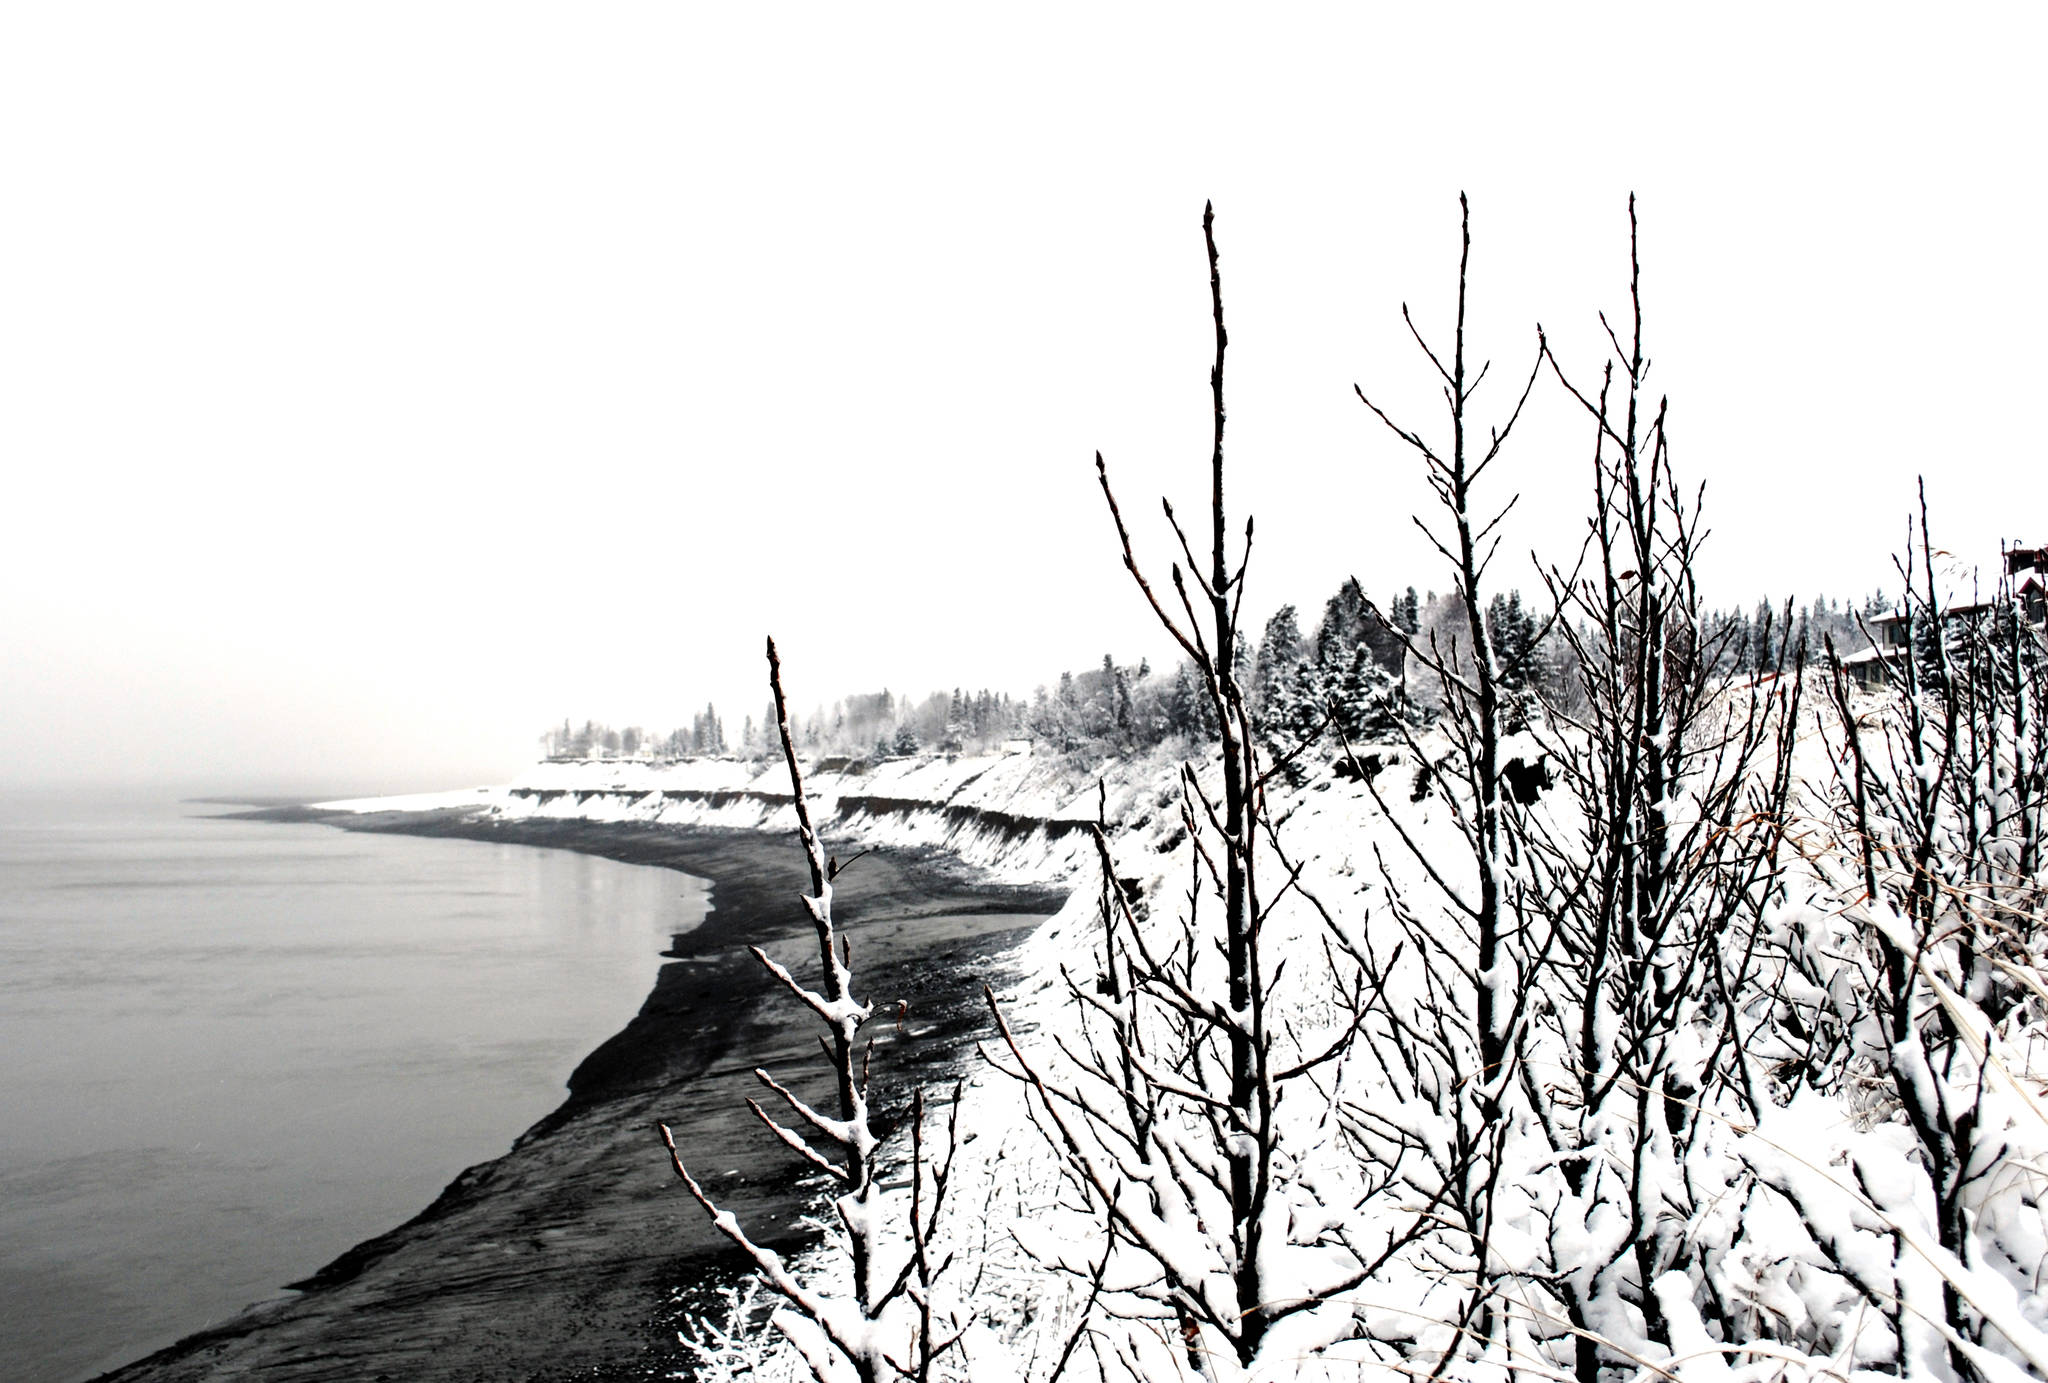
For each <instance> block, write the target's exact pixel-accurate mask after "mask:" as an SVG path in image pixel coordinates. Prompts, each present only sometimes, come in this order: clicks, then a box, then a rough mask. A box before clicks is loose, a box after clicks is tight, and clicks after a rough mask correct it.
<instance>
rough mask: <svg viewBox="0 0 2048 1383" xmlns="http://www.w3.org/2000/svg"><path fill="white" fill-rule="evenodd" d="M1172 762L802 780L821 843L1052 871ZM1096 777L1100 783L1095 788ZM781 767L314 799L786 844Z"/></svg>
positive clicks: (529, 780)
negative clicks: (745, 835) (756, 834)
mask: <svg viewBox="0 0 2048 1383" xmlns="http://www.w3.org/2000/svg"><path fill="white" fill-rule="evenodd" d="M1177 766H1178V761H1177V760H1176V759H1174V758H1172V757H1171V756H1166V755H1150V756H1143V757H1140V758H1137V759H1133V760H1108V761H1104V762H1102V763H1100V764H1094V763H1090V762H1085V761H1076V760H1073V759H1068V758H1063V757H1056V756H1041V755H1034V754H1029V753H1015V754H985V755H954V756H929V757H924V756H920V757H911V758H902V759H885V760H882V761H880V762H876V763H868V762H864V761H861V760H847V759H844V758H826V759H821V760H818V761H816V762H815V763H812V764H807V765H806V767H805V779H804V791H805V794H806V796H807V797H808V798H809V799H810V804H811V812H812V815H813V819H814V820H815V821H816V822H817V824H818V826H819V829H820V832H821V834H823V835H824V837H825V839H826V841H827V844H828V845H829V846H830V847H831V848H833V849H835V850H841V851H842V852H843V850H844V849H845V848H846V847H849V846H851V847H853V848H856V849H858V848H865V847H869V846H894V847H911V848H922V849H936V850H941V851H944V852H945V853H947V854H948V855H950V856H952V857H953V858H955V859H958V860H960V861H961V862H963V863H965V864H967V865H970V866H972V867H973V868H975V869H978V870H982V871H985V872H987V873H988V874H989V875H991V876H992V877H994V878H996V879H999V880H1003V881H1009V882H1025V881H1028V882H1034V883H1054V882H1059V881H1062V880H1065V879H1068V878H1071V877H1073V876H1074V875H1075V874H1076V872H1077V871H1078V870H1079V869H1080V868H1081V866H1082V865H1083V864H1085V863H1087V862H1088V861H1090V860H1092V858H1093V854H1094V847H1093V845H1092V844H1091V843H1090V838H1089V835H1088V830H1087V828H1088V826H1089V824H1090V823H1092V822H1094V821H1095V820H1096V819H1097V817H1098V812H1099V811H1101V810H1103V804H1104V799H1103V797H1102V796H1100V795H1099V794H1106V811H1107V817H1108V819H1109V820H1110V821H1111V822H1112V823H1121V824H1124V825H1129V824H1131V823H1132V822H1134V821H1143V820H1146V819H1147V818H1148V817H1149V816H1150V815H1151V813H1152V811H1153V810H1156V808H1157V805H1158V802H1159V799H1160V795H1161V792H1162V790H1163V789H1166V788H1170V787H1171V782H1172V777H1173V774H1174V771H1175V769H1176V768H1177ZM1098 785H1100V786H1099V787H1098ZM792 801H793V799H792V797H791V793H790V785H789V772H788V770H787V768H786V767H785V766H784V765H783V764H782V762H781V761H780V760H779V759H773V760H762V761H751V760H744V759H735V758H700V759H683V760H679V761H675V762H666V763H664V762H647V761H637V760H623V761H622V760H584V761H577V762H550V763H541V764H536V765H535V766H534V767H532V768H531V769H529V770H527V771H526V772H525V773H523V774H521V775H520V776H519V777H518V778H516V779H515V780H513V781H512V782H511V783H508V784H504V785H502V786H496V787H480V788H474V789H467V790H462V791H456V792H441V793H424V794H418V795H413V796H405V797H373V798H359V799H353V800H348V801H337V802H322V803H319V804H318V808H319V809H320V810H323V811H336V812H352V813H369V812H424V811H447V810H462V809H469V810H470V811H472V812H473V813H474V814H476V815H478V816H481V817H484V818H486V819H493V820H502V821H522V820H576V821H594V822H606V821H616V822H631V823H635V824H661V825H668V826H677V827H720V828H728V829H740V830H753V831H768V832H778V833H782V832H786V833H788V834H789V836H790V838H791V848H792V849H794V848H796V847H795V843H794V842H795V834H796V812H795V810H794V808H793V806H792Z"/></svg>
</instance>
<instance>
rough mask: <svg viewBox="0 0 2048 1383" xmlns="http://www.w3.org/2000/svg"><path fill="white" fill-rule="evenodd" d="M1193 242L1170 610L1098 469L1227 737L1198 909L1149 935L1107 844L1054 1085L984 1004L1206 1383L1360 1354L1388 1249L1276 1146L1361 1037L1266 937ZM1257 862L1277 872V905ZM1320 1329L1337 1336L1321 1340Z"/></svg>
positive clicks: (1222, 344)
mask: <svg viewBox="0 0 2048 1383" xmlns="http://www.w3.org/2000/svg"><path fill="white" fill-rule="evenodd" d="M1202 230H1203V237H1204V242H1205V245H1206V247H1207V252H1208V260H1209V286H1210V300H1211V308H1212V316H1213V320H1214V327H1215V347H1216V349H1215V363H1214V365H1213V367H1212V368H1211V371H1210V376H1209V382H1210V391H1211V400H1212V420H1213V446H1212V450H1211V455H1210V501H1209V534H1208V537H1209V544H1208V553H1207V558H1206V560H1199V559H1198V558H1197V557H1196V553H1195V548H1194V546H1193V544H1192V543H1191V542H1190V540H1189V537H1188V534H1187V532H1186V531H1185V530H1184V529H1183V528H1182V526H1181V525H1180V523H1179V521H1178V519H1177V518H1176V517H1175V515H1174V511H1173V506H1172V505H1171V504H1170V503H1167V504H1165V505H1164V506H1163V507H1164V511H1165V516H1166V521H1167V524H1168V526H1169V528H1170V530H1171V531H1172V533H1173V536H1174V538H1175V540H1176V541H1177V542H1178V544H1179V547H1180V552H1181V557H1182V559H1183V560H1182V561H1177V562H1174V563H1173V564H1172V568H1171V575H1170V587H1171V596H1170V597H1162V595H1161V593H1160V591H1159V589H1158V588H1157V587H1155V586H1154V585H1153V583H1152V582H1151V580H1150V579H1149V578H1148V577H1147V576H1146V575H1145V573H1144V571H1143V569H1142V567H1141V566H1140V564H1139V562H1138V560H1137V558H1136V556H1135V554H1134V552H1133V549H1132V544H1131V537H1130V532H1129V530H1128V528H1127V527H1126V525H1125V523H1124V518H1123V513H1122V510H1121V509H1120V507H1119V506H1118V504H1117V500H1116V496H1115V493H1114V491H1113V490H1112V488H1111V486H1110V483H1109V475H1108V469H1107V467H1106V466H1105V465H1104V463H1103V461H1102V458H1101V457H1100V456H1097V458H1096V470H1097V476H1098V479H1099V481H1100V483H1101V487H1102V492H1103V497H1104V499H1105V501H1106V502H1107V504H1108V507H1109V512H1110V517H1111V520H1112V522H1113V523H1114V526H1115V529H1116V534H1117V541H1118V543H1119V545H1120V547H1121V550H1122V553H1123V558H1124V564H1125V566H1126V568H1127V569H1128V570H1129V571H1130V573H1131V576H1132V578H1133V580H1134V581H1135V582H1136V583H1137V586H1138V589H1139V591H1140V593H1141V594H1142V595H1143V597H1144V599H1145V601H1146V604H1147V606H1148V607H1149V609H1150V610H1151V612H1152V614H1153V616H1154V617H1155V618H1156V619H1157V620H1158V621H1159V622H1160V624H1161V626H1162V627H1163V628H1164V629H1166V631H1167V632H1168V633H1169V635H1170V636H1171V637H1172V638H1173V639H1174V641H1175V642H1176V643H1177V644H1178V645H1179V647H1180V649H1181V652H1182V653H1183V655H1184V656H1185V657H1186V659H1187V661H1188V666H1189V667H1190V668H1191V669H1192V670H1193V673H1194V675H1195V677H1196V678H1197V679H1198V680H1199V683H1200V687H1199V692H1200V695H1201V697H1202V698H1203V700H1204V701H1205V702H1206V704H1207V707H1208V711H1209V714H1208V715H1207V716H1206V717H1205V719H1207V720H1208V721H1209V722H1210V723H1211V724H1213V725H1214V726H1215V741H1214V744H1213V746H1212V754H1211V756H1210V757H1209V759H1208V762H1206V763H1203V764H1199V765H1198V764H1194V763H1190V764H1188V765H1185V766H1184V767H1183V770H1182V773H1181V779H1180V791H1181V802H1180V814H1181V823H1182V827H1183V830H1184V832H1185V835H1186V838H1187V841H1188V869H1189V878H1188V887H1187V891H1186V893H1185V894H1184V895H1183V896H1182V897H1181V899H1180V907H1179V910H1178V913H1177V915H1176V916H1175V917H1173V918H1172V919H1170V921H1164V922H1162V920H1161V919H1157V918H1153V919H1149V920H1148V919H1141V918H1140V917H1139V916H1138V915H1137V913H1136V912H1135V911H1134V909H1133V908H1132V907H1131V900H1130V899H1129V898H1128V897H1127V896H1125V895H1124V893H1123V892H1122V891H1121V890H1120V889H1119V888H1118V887H1117V886H1116V882H1115V880H1116V874H1115V868H1114V862H1113V860H1112V857H1111V851H1110V846H1109V843H1108V837H1107V834H1106V832H1099V833H1098V836H1097V841H1098V852H1099V861H1100V864H1101V867H1102V872H1103V878H1104V890H1103V894H1102V898H1101V907H1100V914H1099V921H1100V925H1101V928H1102V931H1101V943H1100V944H1101V947H1102V953H1101V956H1100V958H1099V961H1098V964H1099V972H1098V973H1096V974H1092V975H1091V974H1082V975H1076V974H1073V973H1069V974H1068V976H1067V985H1068V993H1069V997H1070V999H1071V1000H1072V1002H1073V1003H1074V1004H1075V1005H1076V1006H1077V1007H1078V1011H1079V1013H1080V1016H1081V1035H1080V1037H1079V1039H1078V1040H1077V1041H1076V1042H1074V1043H1067V1044H1063V1045H1062V1048H1061V1050H1060V1052H1059V1054H1058V1060H1057V1061H1056V1062H1055V1063H1052V1064H1048V1063H1047V1060H1046V1055H1045V1054H1043V1053H1034V1052H1029V1051H1027V1050H1026V1049H1025V1046H1024V1045H1023V1044H1022V1043H1021V1042H1019V1041H1018V1039H1017V1036H1016V1034H1015V1033H1014V1031H1013V1030H1012V1028H1011V1026H1010V1024H1009V1023H1008V1021H1007V1020H1006V1019H1005V1016H1004V1014H1003V1012H1002V1010H1001V1008H1000V1007H999V1006H997V1005H996V1003H995V1000H994V997H993V995H991V997H990V1003H991V1007H992V1009H994V1011H995V1014H996V1020H997V1022H998V1024H999V1025H1000V1027H1001V1031H1002V1036H1003V1039H1004V1043H1005V1046H1006V1051H1005V1052H1004V1053H1002V1054H1001V1056H999V1057H998V1058H997V1061H998V1065H999V1066H1000V1067H1001V1068H1002V1069H1004V1070H1005V1071H1007V1072H1008V1073H1009V1074H1010V1075H1012V1076H1013V1077H1015V1078H1016V1079H1018V1080H1020V1081H1022V1082H1024V1083H1025V1085H1026V1087H1027V1089H1028V1092H1029V1095H1028V1103H1029V1108H1030V1110H1031V1114H1032V1117H1033V1118H1034V1120H1035V1121H1037V1123H1038V1124H1039V1127H1040V1128H1041V1130H1042V1131H1043V1132H1044V1134H1045V1136H1046V1137H1047V1139H1048V1141H1049V1143H1050V1144H1051V1145H1052V1146H1053V1147H1054V1148H1055V1150H1056V1151H1057V1153H1058V1155H1059V1156H1060V1157H1061V1159H1062V1162H1063V1165H1064V1166H1065V1168H1066V1169H1067V1173H1068V1176H1069V1179H1070V1182H1071V1184H1073V1185H1074V1186H1075V1187H1077V1188H1079V1189H1080V1191H1081V1192H1082V1193H1083V1194H1085V1195H1086V1196H1087V1197H1088V1199H1089V1201H1090V1203H1091V1205H1092V1206H1093V1207H1094V1210H1095V1213H1096V1214H1097V1215H1098V1216H1099V1217H1100V1219H1101V1221H1102V1222H1103V1223H1104V1224H1105V1225H1106V1227H1107V1233H1108V1236H1109V1240H1110V1244H1109V1247H1110V1248H1115V1247H1118V1246H1121V1247H1123V1248H1124V1249H1126V1250H1128V1251H1130V1252H1133V1253H1135V1254H1136V1255H1137V1256H1138V1258H1139V1259H1140V1260H1141V1261H1143V1262H1145V1263H1149V1264H1150V1265H1151V1268H1150V1271H1149V1272H1148V1273H1144V1274H1142V1276H1143V1277H1144V1278H1145V1280H1144V1281H1143V1282H1141V1283H1139V1284H1138V1285H1137V1286H1135V1287H1132V1288H1129V1289H1127V1290H1126V1293H1125V1295H1127V1296H1133V1297H1135V1298H1137V1299H1138V1300H1139V1301H1141V1302H1149V1303H1151V1304H1152V1306H1153V1308H1154V1309H1155V1310H1157V1311H1158V1312H1159V1313H1161V1314H1162V1315H1163V1316H1165V1317H1166V1318H1167V1319H1169V1320H1171V1321H1172V1323H1173V1328H1174V1330H1176V1331H1177V1333H1178V1340H1179V1343H1180V1345H1181V1346H1182V1348H1183V1350H1184V1356H1183V1357H1184V1360H1185V1364H1186V1366H1187V1367H1189V1368H1191V1369H1193V1370H1194V1371H1195V1372H1196V1373H1198V1374H1201V1375H1204V1376H1208V1375H1211V1374H1212V1373H1214V1372H1215V1371H1216V1370H1218V1369H1222V1368H1224V1367H1225V1366H1226V1365H1228V1366H1231V1367H1244V1366H1250V1365H1252V1364H1253V1363H1254V1361H1257V1360H1259V1359H1261V1358H1262V1357H1263V1355H1264V1353H1265V1352H1269V1351H1280V1352H1281V1353H1282V1355H1283V1356H1284V1357H1294V1356H1298V1355H1301V1354H1304V1353H1311V1352H1313V1350H1314V1349H1315V1348H1317V1347H1318V1346H1319V1344H1320V1343H1321V1342H1324V1341H1326V1340H1327V1339H1329V1338H1331V1337H1332V1336H1334V1335H1343V1334H1346V1333H1348V1332H1349V1329H1350V1325H1349V1318H1348V1310H1347V1309H1346V1308H1343V1307H1341V1306H1339V1307H1337V1308H1336V1310H1335V1311H1334V1312H1322V1311H1321V1310H1320V1309H1321V1308H1323V1307H1326V1306H1329V1305H1330V1304H1331V1303H1332V1302H1333V1300H1334V1299H1336V1298H1338V1297H1340V1296H1341V1294H1342V1293H1343V1292H1345V1291H1346V1290H1348V1289H1350V1288H1351V1287H1354V1286H1356V1285H1357V1284H1358V1283H1359V1282H1361V1281H1363V1280H1364V1279H1365V1277H1366V1276H1367V1275H1368V1274H1369V1273H1370V1272H1371V1271H1372V1270H1373V1268H1374V1267H1375V1265H1376V1264H1377V1263H1379V1262H1383V1261H1384V1260H1385V1258H1386V1256H1387V1255H1388V1254H1389V1253H1390V1252H1392V1248H1393V1246H1391V1245H1389V1244H1385V1243H1382V1244H1379V1245H1377V1246H1376V1247H1368V1246H1367V1245H1365V1244H1363V1243H1360V1242H1358V1241H1356V1240H1355V1239H1354V1238H1353V1237H1352V1236H1351V1234H1350V1226H1349V1223H1348V1221H1347V1220H1346V1217H1344V1216H1343V1215H1341V1214H1331V1213H1328V1210H1329V1207H1328V1206H1327V1204H1326V1203H1325V1201H1326V1198H1327V1197H1328V1195H1329V1189H1328V1188H1322V1189H1319V1188H1317V1187H1316V1186H1315V1185H1314V1184H1313V1182H1312V1180H1311V1178H1310V1177H1309V1176H1308V1175H1307V1160H1306V1158H1305V1157H1304V1153H1305V1151H1306V1150H1305V1149H1304V1148H1302V1147H1300V1146H1294V1145H1290V1144H1286V1142H1285V1140H1284V1139H1283V1135H1282V1132H1281V1128H1282V1122H1281V1107H1282V1104H1283V1102H1284V1101H1285V1100H1286V1099H1287V1098H1288V1096H1289V1093H1290V1091H1292V1090H1294V1089H1296V1088H1297V1087H1303V1088H1305V1089H1307V1090H1308V1091H1309V1092H1310V1093H1309V1094H1308V1096H1307V1097H1308V1098H1313V1099H1318V1100H1319V1103H1320V1104H1321V1106H1322V1108H1323V1109H1324V1110H1325V1111H1327V1110H1328V1108H1329V1105H1330V1099H1331V1096H1330V1092H1329V1091H1328V1090H1327V1089H1325V1090H1323V1091H1321V1093H1320V1095H1317V1094H1316V1093H1314V1089H1315V1088H1314V1086H1313V1084H1312V1082H1313V1081H1314V1079H1315V1078H1316V1076H1317V1074H1318V1072H1319V1071H1323V1070H1324V1069H1325V1067H1326V1066H1327V1064H1328V1063H1332V1062H1334V1061H1335V1060H1337V1059H1338V1058H1339V1057H1340V1056H1341V1055H1342V1054H1343V1052H1344V1051H1345V1050H1346V1048H1347V1047H1348V1045H1349V1042H1350V1040H1351V1035H1352V1031H1353V1029H1352V1028H1350V1027H1349V1026H1347V1025H1345V1024H1342V1023H1339V1024H1337V1025H1335V1028H1334V1031H1332V1030H1319V1031H1317V1032H1315V1033H1313V1034H1303V1033H1297V1032H1296V1031H1295V1030H1294V1028H1293V1027H1292V1025H1290V1024H1289V1023H1287V1022H1285V1021H1283V1019H1282V1017H1281V1015H1280V1014H1279V1012H1278V1010H1277V1008H1276V1003H1275V999H1276V992H1277V989H1278V986H1279V985H1280V983H1281V976H1282V973H1283V971H1284V969H1285V963H1284V961H1283V962H1278V963H1276V962H1275V960H1274V958H1273V957H1272V955H1271V954H1270V953H1269V950H1268V946H1267V943H1266V940H1265V936H1264V932H1263V929H1264V927H1265V925H1266V923H1267V922H1268V921H1269V920H1270V919H1271V917H1272V916H1273V913H1274V909H1275V907H1276V906H1277V904H1278V903H1279V902H1280V901H1281V900H1282V899H1283V898H1285V897H1286V896H1288V895H1289V893H1290V892H1292V891H1293V890H1294V889H1295V887H1296V885H1297V875H1296V873H1295V871H1293V870H1292V869H1291V868H1290V867H1289V866H1287V865H1286V864H1285V862H1284V860H1279V859H1278V857H1277V856H1274V855H1272V853H1271V846H1272V843H1273V836H1272V830H1271V823H1270V822H1269V821H1268V819H1267V815H1266V798H1265V790H1266V786H1267V780H1268V777H1269V775H1270V774H1271V772H1272V768H1271V766H1269V765H1265V764H1262V762H1261V757H1260V754H1259V751H1258V747H1257V737H1256V735H1255V734H1254V726H1253V723H1252V717H1251V712H1250V710H1249V708H1248V706H1247V702H1246V698H1245V694H1244V691H1243V687H1242V683H1241V675H1242V672H1243V669H1242V668H1241V660H1242V657H1243V653H1242V650H1243V648H1244V647H1245V640H1244V639H1243V637H1242V636H1241V634H1240V626H1239V612H1240V610H1241V608H1242V603H1243V593H1244V579H1245V569H1246V566H1247V563H1248V561H1249V556H1250V548H1251V540H1252V525H1251V523H1250V522H1249V521H1247V522H1246V524H1245V527H1244V537H1243V546H1242V548H1241V549H1239V551H1238V552H1237V553H1236V554H1235V557H1234V559H1233V554H1232V552H1231V550H1230V549H1231V541H1230V540H1231V533H1230V527H1229V524H1228V521H1227V518H1226V511H1225V504H1224V493H1225V492H1224V447H1223V443H1224V393H1223V367H1224V355H1225V349H1226V345H1227V341H1228V337H1227V334H1226V332H1225V330H1224V324H1223V292H1222V279H1221V275H1220V271H1219V269H1218V262H1217V253H1216V237H1215V223H1214V211H1213V208H1205V210H1204V213H1203V217H1202ZM1262 859H1264V860H1267V861H1268V862H1269V864H1273V863H1275V862H1277V867H1278V868H1279V870H1280V873H1281V878H1280V882H1279V884H1278V886H1277V887H1275V888H1273V889H1272V890H1271V892H1270V894H1268V895H1262V893H1261V875H1260V864H1261V861H1262ZM1330 954H1331V955H1332V956H1334V953H1330ZM1367 1193H1368V1194H1369V1193H1370V1188H1367ZM1097 1281H1098V1285H1099V1282H1100V1279H1099V1277H1098V1279H1097ZM1318 1315H1321V1316H1323V1317H1325V1319H1322V1320H1319V1321H1316V1322H1315V1323H1313V1324H1311V1323H1309V1321H1310V1318H1311V1317H1315V1316H1318ZM1297 1326H1298V1327H1300V1328H1299V1329H1290V1328H1289V1327H1297Z"/></svg>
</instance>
